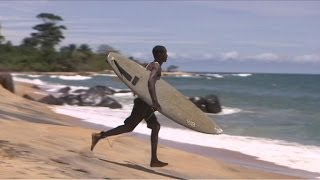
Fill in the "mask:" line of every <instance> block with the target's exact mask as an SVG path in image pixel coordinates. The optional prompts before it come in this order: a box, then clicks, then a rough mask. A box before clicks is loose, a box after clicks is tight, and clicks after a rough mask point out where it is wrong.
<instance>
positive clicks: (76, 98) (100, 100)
mask: <svg viewBox="0 0 320 180" xmlns="http://www.w3.org/2000/svg"><path fill="white" fill-rule="evenodd" d="M70 90H71V88H70V87H65V88H62V89H60V90H59V92H62V93H64V95H62V96H61V97H59V98H55V97H54V96H52V95H49V96H46V97H44V98H42V99H40V100H39V102H42V103H46V104H53V105H62V104H64V103H65V104H68V105H77V106H101V107H109V108H112V109H116V108H122V105H121V104H119V103H118V102H117V101H116V100H114V99H112V98H110V97H109V96H108V95H112V94H113V93H114V92H115V91H114V90H112V89H110V88H108V87H105V86H95V87H92V88H90V89H88V90H86V89H78V90H76V91H73V92H72V94H69V92H70Z"/></svg>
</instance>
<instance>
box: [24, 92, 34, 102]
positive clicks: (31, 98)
mask: <svg viewBox="0 0 320 180" xmlns="http://www.w3.org/2000/svg"><path fill="white" fill-rule="evenodd" d="M22 97H24V98H26V99H29V100H32V101H36V100H35V99H34V98H33V97H31V96H30V95H28V94H24V95H23V96H22Z"/></svg>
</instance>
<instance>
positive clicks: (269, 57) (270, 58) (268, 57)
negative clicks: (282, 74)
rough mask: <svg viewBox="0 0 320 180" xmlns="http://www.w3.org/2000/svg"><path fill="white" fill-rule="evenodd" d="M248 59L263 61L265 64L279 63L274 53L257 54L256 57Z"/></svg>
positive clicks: (279, 59) (277, 56)
mask: <svg viewBox="0 0 320 180" xmlns="http://www.w3.org/2000/svg"><path fill="white" fill-rule="evenodd" d="M248 59H253V60H257V61H265V62H270V61H274V62H276V61H281V58H280V57H279V55H277V54H274V53H262V54H257V55H254V56H251V57H249V58H248Z"/></svg>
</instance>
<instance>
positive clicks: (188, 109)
mask: <svg viewBox="0 0 320 180" xmlns="http://www.w3.org/2000/svg"><path fill="white" fill-rule="evenodd" d="M107 60H108V63H109V64H110V65H111V67H112V68H113V70H114V72H115V73H116V74H117V76H118V77H119V78H120V79H121V80H122V81H123V82H124V83H125V84H126V85H127V86H128V87H129V88H130V89H131V90H132V91H133V92H134V93H135V94H137V95H138V96H139V97H140V98H141V99H143V100H144V101H145V102H146V103H147V104H149V105H152V100H151V97H150V94H149V90H148V79H149V75H150V71H148V70H147V69H146V68H145V67H143V66H141V65H140V64H138V63H136V62H134V61H132V60H130V59H128V58H126V57H124V56H122V55H120V54H118V53H113V52H111V53H109V54H108V58H107ZM156 93H157V98H158V101H159V104H160V105H161V108H162V111H161V112H160V113H162V114H163V115H165V116H166V117H168V118H169V119H171V120H173V121H175V122H176V123H179V124H181V125H183V126H185V127H187V128H189V129H192V130H195V131H198V132H202V133H208V134H221V133H222V132H223V131H222V129H221V128H220V127H219V126H218V125H217V124H216V123H215V122H214V120H212V119H210V118H209V117H208V116H207V115H206V114H205V113H204V112H202V111H201V110H200V109H199V108H198V107H196V106H195V105H194V104H193V103H192V102H191V101H190V100H189V99H187V98H186V97H185V96H184V95H183V94H181V93H180V92H179V91H178V90H176V89H175V88H174V87H172V86H171V85H170V84H168V83H167V82H166V81H164V80H163V79H162V78H160V80H158V81H157V82H156Z"/></svg>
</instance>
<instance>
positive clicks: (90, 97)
mask: <svg viewBox="0 0 320 180" xmlns="http://www.w3.org/2000/svg"><path fill="white" fill-rule="evenodd" d="M79 99H80V104H79V105H80V106H97V105H98V104H99V103H101V101H102V100H103V95H100V94H96V93H93V92H90V91H88V93H86V94H81V95H79Z"/></svg>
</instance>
